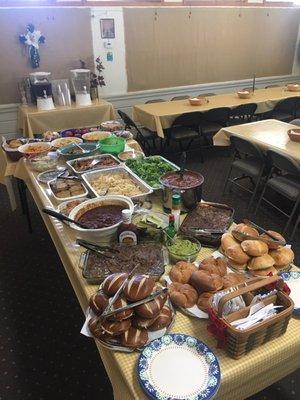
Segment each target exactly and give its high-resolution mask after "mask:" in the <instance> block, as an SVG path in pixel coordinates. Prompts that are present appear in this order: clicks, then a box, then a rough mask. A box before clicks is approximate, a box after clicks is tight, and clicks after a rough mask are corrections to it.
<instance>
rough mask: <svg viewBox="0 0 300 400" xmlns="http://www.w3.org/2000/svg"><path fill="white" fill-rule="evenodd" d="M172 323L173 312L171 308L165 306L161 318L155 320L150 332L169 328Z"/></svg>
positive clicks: (160, 314)
mask: <svg viewBox="0 0 300 400" xmlns="http://www.w3.org/2000/svg"><path fill="white" fill-rule="evenodd" d="M171 321H172V311H171V309H170V307H169V306H167V305H164V306H163V308H162V310H161V312H160V313H159V316H158V317H157V318H156V319H155V321H154V322H153V324H151V325H150V326H149V328H148V329H149V331H158V330H160V329H163V328H167V327H168V326H169V325H170V323H171Z"/></svg>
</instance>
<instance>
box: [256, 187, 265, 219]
mask: <svg viewBox="0 0 300 400" xmlns="http://www.w3.org/2000/svg"><path fill="white" fill-rule="evenodd" d="M266 188H267V185H265V186H264V188H263V190H262V192H261V195H260V198H259V199H258V202H257V206H256V208H255V211H254V215H256V213H257V211H258V208H259V207H260V203H261V201H262V199H263V197H264V194H265V191H266Z"/></svg>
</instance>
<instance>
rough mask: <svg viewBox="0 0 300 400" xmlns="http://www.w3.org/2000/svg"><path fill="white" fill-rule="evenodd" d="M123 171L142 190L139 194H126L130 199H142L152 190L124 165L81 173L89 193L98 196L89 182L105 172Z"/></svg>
mask: <svg viewBox="0 0 300 400" xmlns="http://www.w3.org/2000/svg"><path fill="white" fill-rule="evenodd" d="M120 172H122V173H124V174H126V175H127V176H128V177H130V178H131V179H132V181H133V182H134V183H135V184H136V185H137V186H138V187H139V188H140V190H141V191H142V193H141V194H138V195H135V196H128V197H130V198H131V199H132V200H144V199H145V198H146V196H147V195H149V194H150V193H152V192H153V190H152V189H151V187H150V186H149V185H147V183H145V182H144V181H142V179H140V178H139V177H138V176H137V175H135V174H134V173H133V172H131V171H130V170H129V169H128V168H126V167H122V166H119V167H114V168H106V169H101V170H98V171H91V172H86V173H85V174H83V175H82V179H83V180H84V182H85V184H86V186H87V187H88V189H89V190H90V192H91V193H93V195H94V196H96V197H100V195H99V194H98V193H97V192H96V190H95V189H94V188H93V186H92V184H91V182H92V181H93V180H95V179H97V178H98V177H99V176H101V175H105V174H108V173H109V174H116V173H120Z"/></svg>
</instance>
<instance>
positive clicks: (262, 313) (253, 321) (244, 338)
mask: <svg viewBox="0 0 300 400" xmlns="http://www.w3.org/2000/svg"><path fill="white" fill-rule="evenodd" d="M288 293H289V288H288V287H286V285H285V284H284V282H283V279H282V277H280V276H278V275H274V276H271V277H267V278H265V279H260V278H252V279H250V280H249V281H248V282H247V285H237V287H236V288H235V290H231V291H230V290H229V291H228V290H227V291H226V290H223V291H221V292H218V293H216V294H214V295H213V296H212V297H211V298H210V300H209V310H208V312H209V318H210V322H209V325H208V331H209V332H210V334H211V335H212V336H214V337H215V338H216V339H217V341H218V347H219V348H223V349H224V350H225V351H226V353H227V354H228V355H229V356H230V357H232V358H235V359H239V358H241V357H242V356H244V355H245V354H247V353H248V352H250V351H251V350H253V349H255V348H256V347H258V346H260V345H262V344H264V343H266V342H268V341H270V340H272V339H275V338H277V337H278V336H280V335H282V334H284V333H285V332H286V329H287V326H288V323H289V320H290V318H291V315H292V312H293V309H294V303H293V301H292V299H291V298H290V297H289V296H288Z"/></svg>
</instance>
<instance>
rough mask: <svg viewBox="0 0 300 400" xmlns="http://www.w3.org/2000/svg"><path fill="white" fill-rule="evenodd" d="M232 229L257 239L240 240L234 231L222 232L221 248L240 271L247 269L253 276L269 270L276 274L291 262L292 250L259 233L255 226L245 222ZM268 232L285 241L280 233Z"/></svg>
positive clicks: (268, 272)
mask: <svg viewBox="0 0 300 400" xmlns="http://www.w3.org/2000/svg"><path fill="white" fill-rule="evenodd" d="M234 231H237V232H241V233H243V234H245V235H249V236H252V237H257V239H250V240H244V241H240V240H239V239H238V238H237V235H235V234H234V233H233V234H231V233H224V234H223V236H222V239H221V250H222V252H223V253H224V255H225V256H226V257H227V259H228V262H229V265H230V266H232V267H233V268H235V269H237V270H241V271H243V270H246V269H248V270H249V272H250V273H251V274H252V275H254V276H268V275H269V274H270V272H271V273H272V274H273V275H274V274H277V273H278V272H279V271H280V270H282V269H284V268H286V267H287V266H289V265H290V263H291V262H293V260H294V252H293V251H292V250H291V249H290V248H289V247H287V246H280V245H278V244H277V243H274V241H272V239H271V240H270V237H269V236H268V235H266V234H265V233H263V234H261V235H260V234H259V232H258V231H257V230H256V229H255V228H252V227H250V226H248V225H246V224H238V225H236V226H235V228H234ZM268 232H269V233H270V234H271V235H272V236H273V237H274V238H276V239H277V240H282V241H284V242H285V239H284V237H283V236H281V234H280V233H278V232H275V231H268ZM260 239H263V240H264V241H262V240H260Z"/></svg>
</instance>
